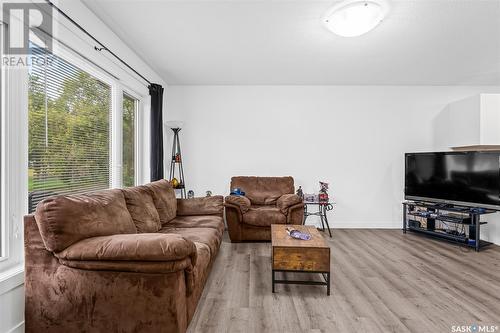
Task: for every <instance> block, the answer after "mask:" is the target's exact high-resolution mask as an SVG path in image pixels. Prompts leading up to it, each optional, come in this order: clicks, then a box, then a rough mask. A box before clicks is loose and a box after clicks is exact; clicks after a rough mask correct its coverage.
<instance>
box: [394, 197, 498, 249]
mask: <svg viewBox="0 0 500 333" xmlns="http://www.w3.org/2000/svg"><path fill="white" fill-rule="evenodd" d="M495 212H496V211H495V210H491V209H484V208H475V207H463V206H455V205H449V204H441V203H430V202H419V201H405V202H403V233H406V232H407V231H412V232H416V233H420V234H423V235H427V236H431V237H433V238H436V239H442V240H445V241H448V242H452V243H456V244H461V245H463V246H467V247H472V248H474V249H475V250H476V251H479V250H480V249H481V248H482V247H484V246H487V245H490V244H491V243H490V242H487V241H484V240H481V239H480V226H481V225H484V224H487V222H481V221H480V218H481V215H485V214H491V213H495ZM438 225H440V226H441V228H439V227H438ZM466 228H467V229H468V234H467V233H466ZM459 229H460V230H459Z"/></svg>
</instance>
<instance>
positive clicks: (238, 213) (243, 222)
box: [224, 177, 304, 242]
mask: <svg viewBox="0 0 500 333" xmlns="http://www.w3.org/2000/svg"><path fill="white" fill-rule="evenodd" d="M234 188H240V189H241V190H242V191H244V192H245V196H237V195H229V196H227V197H226V200H225V203H224V206H225V210H226V221H227V228H228V231H229V238H231V241H232V242H241V241H269V240H271V224H302V222H303V218H304V204H303V202H302V199H301V198H300V197H299V196H298V195H296V194H294V192H295V188H294V183H293V178H292V177H233V178H231V189H234Z"/></svg>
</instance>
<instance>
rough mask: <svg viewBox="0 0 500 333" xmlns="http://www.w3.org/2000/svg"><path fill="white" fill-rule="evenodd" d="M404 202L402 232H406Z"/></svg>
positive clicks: (404, 205)
mask: <svg viewBox="0 0 500 333" xmlns="http://www.w3.org/2000/svg"><path fill="white" fill-rule="evenodd" d="M406 217H407V216H406V204H405V203H404V204H403V234H406Z"/></svg>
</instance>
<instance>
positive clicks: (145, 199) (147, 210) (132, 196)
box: [122, 186, 161, 233]
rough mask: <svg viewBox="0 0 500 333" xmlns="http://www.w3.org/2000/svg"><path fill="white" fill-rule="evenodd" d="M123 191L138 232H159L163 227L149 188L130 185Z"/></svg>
mask: <svg viewBox="0 0 500 333" xmlns="http://www.w3.org/2000/svg"><path fill="white" fill-rule="evenodd" d="M122 192H123V196H124V197H125V202H126V203H127V209H128V211H129V213H130V215H131V216H132V220H134V224H135V227H136V229H137V232H139V233H143V232H157V231H158V230H160V229H161V222H160V216H159V215H158V211H157V210H156V207H155V204H154V202H153V197H152V195H151V190H150V189H149V188H147V187H146V186H137V187H129V188H126V189H123V190H122Z"/></svg>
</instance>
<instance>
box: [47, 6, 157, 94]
mask: <svg viewBox="0 0 500 333" xmlns="http://www.w3.org/2000/svg"><path fill="white" fill-rule="evenodd" d="M45 1H47V3H48V4H49V5H50V6H52V8H54V9H55V10H57V11H58V12H59V13H60V14H61V15H62V16H64V17H65V18H67V19H68V20H69V21H70V22H71V23H73V24H74V25H75V26H76V27H77V28H78V29H80V30H81V31H83V32H84V33H85V34H86V35H87V36H89V37H90V38H92V40H93V41H94V42H96V43H97V44H99V45H100V46H101V47H97V46H94V49H95V50H96V51H102V50H106V51H108V52H109V53H110V54H111V55H112V56H113V57H115V58H116V59H118V60H119V61H120V62H121V63H122V64H124V65H125V66H127V68H128V69H130V70H131V71H133V72H134V73H135V74H137V75H138V76H139V77H140V78H141V79H143V80H144V81H146V82H147V83H148V84H149V85H151V84H152V83H151V81H149V80H148V79H146V78H145V77H144V76H143V75H142V74H141V73H139V72H138V71H136V70H135V69H134V68H133V67H132V66H130V65H129V64H127V63H126V62H125V61H123V60H122V58H120V57H119V56H117V55H116V54H115V53H114V52H113V51H111V50H110V49H108V48H107V47H106V45H104V44H103V43H101V42H100V41H99V40H97V38H95V37H94V36H92V35H91V34H90V33H89V32H88V31H87V30H85V28H84V27H82V26H81V25H80V24H78V23H77V22H76V21H75V20H73V19H72V18H71V17H69V15H68V14H66V13H65V12H64V11H62V10H61V9H60V8H59V7H57V6H56V5H54V4H53V3H52V2H51V1H50V0H45Z"/></svg>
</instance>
